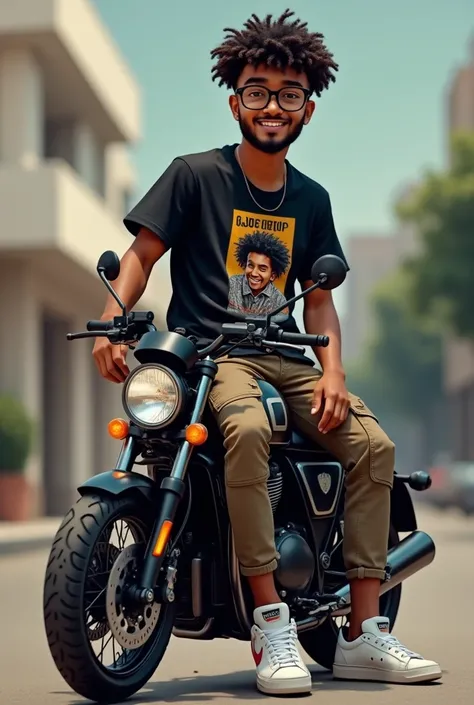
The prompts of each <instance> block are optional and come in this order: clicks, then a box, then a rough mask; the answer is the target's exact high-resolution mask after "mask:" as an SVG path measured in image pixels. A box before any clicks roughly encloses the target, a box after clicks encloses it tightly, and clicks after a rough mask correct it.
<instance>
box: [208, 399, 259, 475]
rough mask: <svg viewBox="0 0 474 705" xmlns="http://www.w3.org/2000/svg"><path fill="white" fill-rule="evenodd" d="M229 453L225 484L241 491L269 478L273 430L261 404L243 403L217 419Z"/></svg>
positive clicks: (228, 409) (222, 411)
mask: <svg viewBox="0 0 474 705" xmlns="http://www.w3.org/2000/svg"><path fill="white" fill-rule="evenodd" d="M218 422H219V426H220V429H221V432H222V434H223V436H224V448H225V449H226V451H227V453H226V484H227V486H228V487H242V486H246V485H254V484H259V483H261V482H264V481H266V480H267V478H268V455H269V451H270V446H269V443H270V438H271V429H270V425H269V423H268V420H267V418H266V415H265V411H264V409H263V406H262V404H261V402H260V401H259V400H258V401H257V400H255V399H251V400H248V399H240V400H239V401H238V402H233V403H231V404H228V405H227V407H225V408H224V409H222V410H221V412H220V414H219V416H218Z"/></svg>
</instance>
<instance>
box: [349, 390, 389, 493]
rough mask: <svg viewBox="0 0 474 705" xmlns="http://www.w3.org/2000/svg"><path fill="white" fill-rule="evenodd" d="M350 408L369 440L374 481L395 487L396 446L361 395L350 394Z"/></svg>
mask: <svg viewBox="0 0 474 705" xmlns="http://www.w3.org/2000/svg"><path fill="white" fill-rule="evenodd" d="M350 408H351V411H352V413H353V414H354V415H355V416H356V417H357V419H358V420H359V423H360V425H361V426H362V428H363V429H364V431H365V435H366V438H367V439H368V442H369V472H370V477H371V479H372V480H373V482H377V483H379V484H382V485H387V486H388V487H390V488H392V487H393V474H394V466H395V446H394V444H393V442H392V441H391V440H390V438H389V437H388V436H387V434H386V433H385V431H383V430H382V428H381V427H380V425H379V421H378V418H377V417H376V416H375V414H374V413H373V412H372V411H371V410H370V409H369V407H368V406H367V404H365V402H363V401H362V399H360V398H359V397H356V396H354V395H352V394H351V395H350Z"/></svg>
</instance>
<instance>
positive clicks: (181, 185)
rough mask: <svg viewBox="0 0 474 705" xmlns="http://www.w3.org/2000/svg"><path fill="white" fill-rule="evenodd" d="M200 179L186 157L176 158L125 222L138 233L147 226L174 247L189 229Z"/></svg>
mask: <svg viewBox="0 0 474 705" xmlns="http://www.w3.org/2000/svg"><path fill="white" fill-rule="evenodd" d="M196 190H197V189H196V181H195V178H194V174H193V172H192V171H191V168H190V167H189V165H188V163H187V162H186V161H184V159H181V158H179V157H178V158H176V159H174V160H173V161H172V162H171V164H170V165H169V167H168V168H167V169H166V171H165V172H164V173H163V174H162V175H161V176H160V178H159V179H158V180H157V181H156V182H155V183H154V184H153V186H152V187H151V188H150V189H149V191H148V192H147V193H146V194H145V195H144V196H143V198H142V199H141V200H140V201H139V202H138V203H137V205H136V206H135V207H134V208H132V210H131V211H130V213H129V214H128V215H127V216H125V218H124V220H123V222H124V225H125V227H126V228H127V230H128V231H129V232H130V233H131V234H132V235H134V236H136V235H138V233H139V232H140V228H142V227H145V228H148V230H151V232H153V233H155V235H157V236H158V237H160V238H161V239H162V240H163V242H164V243H165V245H167V246H168V248H170V247H174V245H176V244H177V242H178V241H179V239H180V237H181V235H182V234H183V233H184V232H185V230H186V227H187V224H188V222H189V219H190V217H191V213H192V211H193V209H194V207H195V204H196Z"/></svg>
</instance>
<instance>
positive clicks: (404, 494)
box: [391, 474, 418, 531]
mask: <svg viewBox="0 0 474 705" xmlns="http://www.w3.org/2000/svg"><path fill="white" fill-rule="evenodd" d="M391 499H392V502H391V505H392V506H391V516H392V523H393V526H394V527H395V529H396V530H397V531H416V529H417V528H418V525H417V521H416V514H415V508H414V506H413V501H412V498H411V495H410V493H409V492H408V489H407V486H406V484H405V483H404V482H403V481H402V480H399V479H398V478H397V475H396V474H395V478H394V483H393V489H392V498H391Z"/></svg>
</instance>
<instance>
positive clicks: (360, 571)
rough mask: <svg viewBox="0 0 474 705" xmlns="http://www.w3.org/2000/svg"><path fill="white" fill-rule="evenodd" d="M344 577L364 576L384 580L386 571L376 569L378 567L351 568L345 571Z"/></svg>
mask: <svg viewBox="0 0 474 705" xmlns="http://www.w3.org/2000/svg"><path fill="white" fill-rule="evenodd" d="M346 578H347V579H348V580H363V579H364V578H373V579H378V580H385V578H386V572H385V570H378V568H352V569H351V570H348V571H347V572H346Z"/></svg>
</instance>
